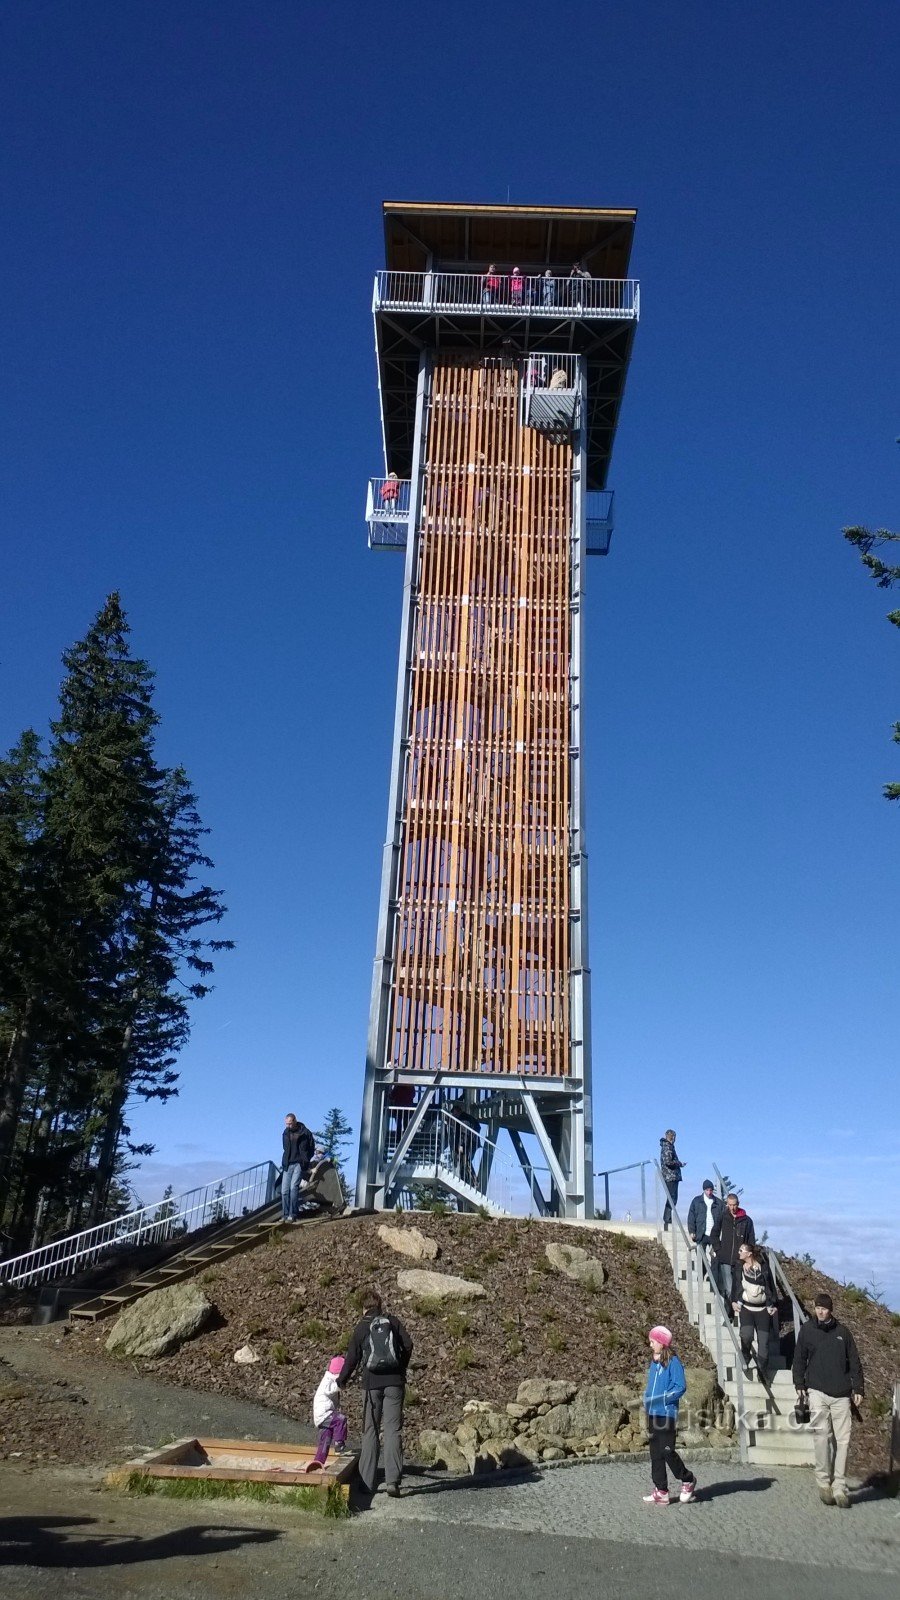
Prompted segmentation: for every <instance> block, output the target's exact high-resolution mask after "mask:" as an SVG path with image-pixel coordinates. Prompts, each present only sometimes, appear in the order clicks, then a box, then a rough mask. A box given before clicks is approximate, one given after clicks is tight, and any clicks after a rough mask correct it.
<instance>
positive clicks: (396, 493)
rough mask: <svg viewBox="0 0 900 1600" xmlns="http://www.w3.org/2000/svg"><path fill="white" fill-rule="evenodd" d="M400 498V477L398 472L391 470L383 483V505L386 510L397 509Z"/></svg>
mask: <svg viewBox="0 0 900 1600" xmlns="http://www.w3.org/2000/svg"><path fill="white" fill-rule="evenodd" d="M399 499H400V479H399V478H398V477H397V474H396V472H389V473H388V475H387V477H386V478H385V480H384V482H383V484H382V485H381V505H382V509H383V510H384V511H396V509H397V504H398V501H399Z"/></svg>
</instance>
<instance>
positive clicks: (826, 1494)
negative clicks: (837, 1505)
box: [819, 1487, 834, 1506]
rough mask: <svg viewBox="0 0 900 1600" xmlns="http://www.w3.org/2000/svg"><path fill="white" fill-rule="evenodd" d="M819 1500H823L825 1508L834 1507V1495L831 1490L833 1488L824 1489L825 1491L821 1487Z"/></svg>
mask: <svg viewBox="0 0 900 1600" xmlns="http://www.w3.org/2000/svg"><path fill="white" fill-rule="evenodd" d="M819 1499H820V1500H821V1502H822V1504H823V1506H833V1505H834V1493H833V1491H832V1490H831V1488H830V1487H828V1488H824V1489H823V1488H821V1487H820V1488H819Z"/></svg>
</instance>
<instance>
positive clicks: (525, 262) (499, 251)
mask: <svg viewBox="0 0 900 1600" xmlns="http://www.w3.org/2000/svg"><path fill="white" fill-rule="evenodd" d="M383 210H384V242H385V265H386V267H388V269H390V270H392V271H398V272H427V271H429V270H431V269H432V268H435V269H439V270H443V271H445V272H453V271H459V272H462V271H465V270H466V269H467V268H469V269H471V267H472V266H484V265H487V264H488V263H489V262H491V261H496V262H497V263H498V264H509V265H512V264H515V265H517V266H520V267H522V268H527V267H538V266H539V267H540V268H541V269H542V270H545V269H546V268H547V267H550V268H552V269H555V270H565V271H566V272H568V270H569V268H570V266H571V265H572V262H573V261H581V262H583V263H584V265H585V266H586V267H587V269H588V270H589V272H590V274H591V276H592V277H595V278H626V277H627V276H628V262H629V257H630V255H631V241H632V237H633V234H634V224H635V218H636V217H637V212H636V211H634V210H630V209H618V208H609V207H592V206H512V205H509V206H488V205H457V204H452V203H450V204H442V203H432V202H430V201H425V202H421V203H416V202H412V201H406V200H385V202H384V206H383Z"/></svg>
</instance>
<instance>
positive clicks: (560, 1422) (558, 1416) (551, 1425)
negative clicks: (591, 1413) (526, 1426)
mask: <svg viewBox="0 0 900 1600" xmlns="http://www.w3.org/2000/svg"><path fill="white" fill-rule="evenodd" d="M571 1419H572V1407H571V1406H569V1405H563V1406H551V1407H550V1409H549V1411H546V1412H544V1414H543V1415H542V1416H539V1417H537V1418H536V1419H535V1423H534V1430H533V1431H534V1433H535V1434H537V1435H538V1436H540V1437H542V1438H546V1437H547V1435H548V1434H559V1436H560V1438H563V1439H565V1438H568V1436H569V1434H570V1433H571V1432H572V1427H571Z"/></svg>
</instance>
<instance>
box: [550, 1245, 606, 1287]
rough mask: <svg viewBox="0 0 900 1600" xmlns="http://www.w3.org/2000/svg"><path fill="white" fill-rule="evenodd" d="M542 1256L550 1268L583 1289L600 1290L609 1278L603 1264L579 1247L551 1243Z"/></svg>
mask: <svg viewBox="0 0 900 1600" xmlns="http://www.w3.org/2000/svg"><path fill="white" fill-rule="evenodd" d="M544 1254H545V1255H546V1257H547V1260H548V1261H549V1263H550V1265H551V1267H555V1269H556V1271H557V1272H561V1273H562V1274H563V1276H564V1277H566V1278H572V1279H574V1281H575V1282H576V1283H580V1284H581V1285H582V1286H583V1287H584V1288H585V1289H593V1290H599V1289H602V1288H603V1286H604V1284H605V1283H606V1281H607V1278H608V1277H609V1274H608V1272H607V1270H606V1268H605V1266H604V1265H603V1262H602V1261H598V1260H597V1258H596V1256H589V1255H588V1253H587V1251H586V1250H582V1249H581V1246H580V1245H576V1244H556V1243H554V1242H552V1241H551V1243H550V1244H546V1245H545V1246H544Z"/></svg>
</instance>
